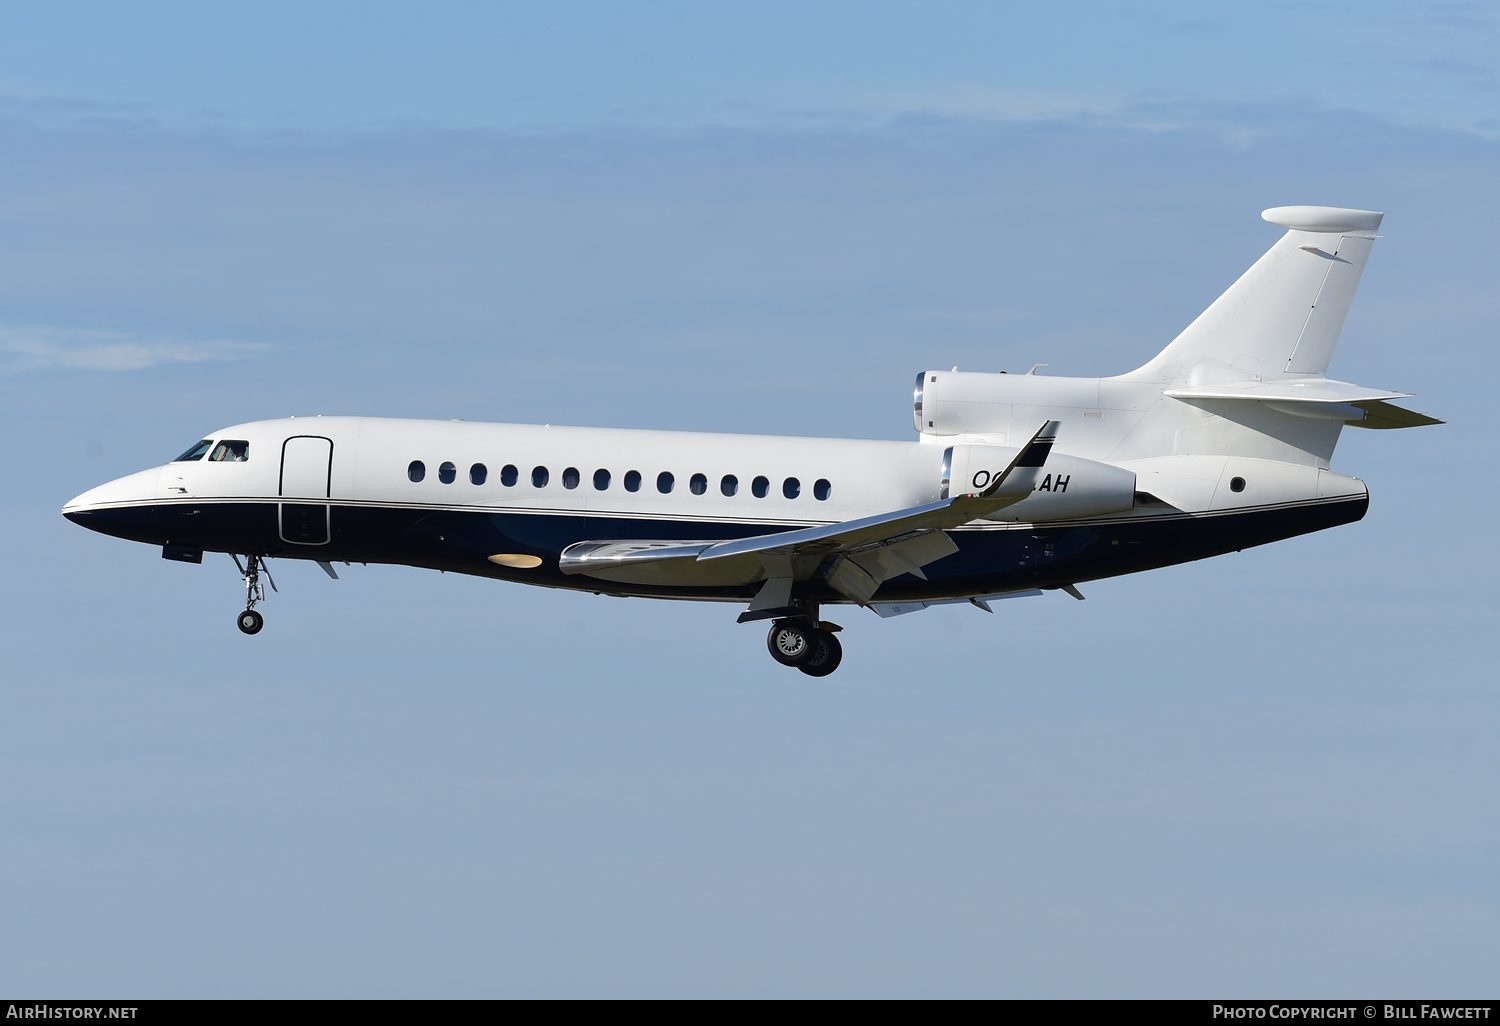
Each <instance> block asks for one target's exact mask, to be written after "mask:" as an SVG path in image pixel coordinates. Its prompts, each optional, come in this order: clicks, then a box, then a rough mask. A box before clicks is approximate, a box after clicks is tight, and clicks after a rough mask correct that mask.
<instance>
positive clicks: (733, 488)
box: [719, 474, 740, 496]
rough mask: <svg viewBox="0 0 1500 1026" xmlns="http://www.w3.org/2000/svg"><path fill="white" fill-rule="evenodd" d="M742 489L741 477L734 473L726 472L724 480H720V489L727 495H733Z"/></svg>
mask: <svg viewBox="0 0 1500 1026" xmlns="http://www.w3.org/2000/svg"><path fill="white" fill-rule="evenodd" d="M739 490H740V479H739V478H737V477H735V476H734V475H733V474H725V475H724V480H722V481H720V482H719V491H720V492H722V493H724V494H725V495H726V496H728V495H733V494H734V493H735V492H738V491H739Z"/></svg>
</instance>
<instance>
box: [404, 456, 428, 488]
mask: <svg viewBox="0 0 1500 1026" xmlns="http://www.w3.org/2000/svg"><path fill="white" fill-rule="evenodd" d="M426 476H427V464H425V463H423V462H422V461H421V460H412V461H411V462H410V463H408V464H407V465H406V479H407V480H408V481H410V482H411V483H412V484H418V483H420V482H421V480H422V478H424V477H426Z"/></svg>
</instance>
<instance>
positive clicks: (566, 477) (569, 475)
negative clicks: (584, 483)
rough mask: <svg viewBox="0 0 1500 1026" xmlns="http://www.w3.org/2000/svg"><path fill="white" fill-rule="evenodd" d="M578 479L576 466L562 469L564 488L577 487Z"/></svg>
mask: <svg viewBox="0 0 1500 1026" xmlns="http://www.w3.org/2000/svg"><path fill="white" fill-rule="evenodd" d="M578 480H579V479H578V468H577V467H569V468H568V469H567V470H564V471H563V476H562V482H563V487H564V488H577V487H578Z"/></svg>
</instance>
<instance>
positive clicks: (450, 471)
mask: <svg viewBox="0 0 1500 1026" xmlns="http://www.w3.org/2000/svg"><path fill="white" fill-rule="evenodd" d="M457 477H458V468H457V467H455V466H454V465H453V464H451V463H444V464H443V465H442V466H441V467H438V480H439V481H441V482H443V484H452V483H453V481H454V479H455V478H457Z"/></svg>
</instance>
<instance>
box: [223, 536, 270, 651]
mask: <svg viewBox="0 0 1500 1026" xmlns="http://www.w3.org/2000/svg"><path fill="white" fill-rule="evenodd" d="M229 558H230V559H232V560H234V565H235V566H236V567H238V568H239V571H240V577H241V579H242V580H244V582H245V611H244V612H243V613H241V614H240V615H239V617H238V619H236V620H235V625H236V626H237V627H239V629H240V631H241V632H242V633H244V634H259V633H260V629H261V628H262V627H264V626H265V625H266V618H265V617H263V616H261V615H260V614H259V613H257V612H256V611H255V606H256V604H257V603H260V602H264V601H265V600H266V589H265V587H264V586H263V585H262V584H261V583H260V575H261V574H262V573H264V574H265V575H266V580H267V581H269V582H270V584H271V590H272V591H280V590H281V589H279V588H277V587H276V579H275V578H274V577H272V576H271V568H270V567H269V566H267V565H266V564H265V563H264V562H262V561H261V558H260V557H259V556H257V555H255V554H254V553H251V554H250V555H248V556H246V557H245V562H244V563H241V562H240V557H239V556H236V555H235V554H234V553H232V552H231V553H230V554H229Z"/></svg>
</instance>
